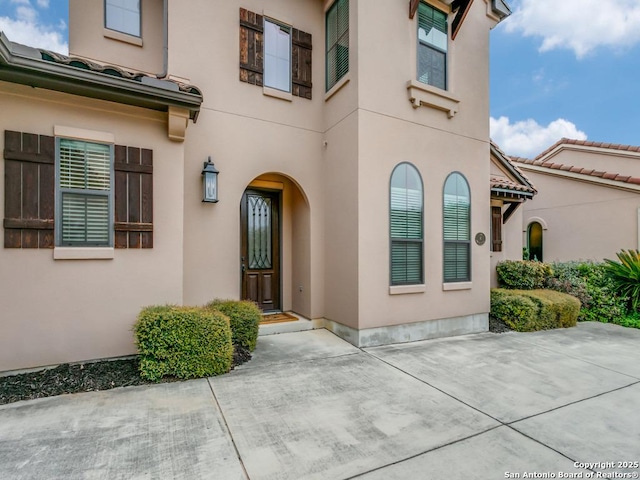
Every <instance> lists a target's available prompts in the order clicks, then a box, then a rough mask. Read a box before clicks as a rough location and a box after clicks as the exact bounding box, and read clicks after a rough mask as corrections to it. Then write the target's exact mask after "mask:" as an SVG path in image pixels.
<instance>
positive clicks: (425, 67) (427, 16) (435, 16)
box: [418, 2, 447, 90]
mask: <svg viewBox="0 0 640 480" xmlns="http://www.w3.org/2000/svg"><path fill="white" fill-rule="evenodd" d="M418 81H420V82H422V83H426V84H428V85H433V86H434V87H437V88H441V89H442V90H446V89H447V14H446V13H444V12H441V11H440V10H437V9H435V8H433V7H432V6H431V5H427V4H426V3H423V2H421V3H420V5H419V7H418Z"/></svg>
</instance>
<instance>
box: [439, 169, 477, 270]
mask: <svg viewBox="0 0 640 480" xmlns="http://www.w3.org/2000/svg"><path fill="white" fill-rule="evenodd" d="M443 221H444V281H445V282H468V281H470V280H471V193H470V191H469V184H468V183H467V180H466V179H465V178H464V176H463V175H462V174H460V173H458V172H453V173H452V174H450V175H449V176H448V177H447V180H446V181H445V183H444V204H443Z"/></svg>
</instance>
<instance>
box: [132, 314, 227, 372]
mask: <svg viewBox="0 0 640 480" xmlns="http://www.w3.org/2000/svg"><path fill="white" fill-rule="evenodd" d="M133 330H134V334H135V341H136V345H137V346H138V350H139V353H140V376H142V377H143V378H146V379H149V380H154V381H156V380H160V379H161V378H162V377H164V376H167V375H170V376H175V377H178V378H199V377H207V376H212V375H220V374H222V373H226V372H228V371H229V370H230V369H231V363H232V358H233V345H232V343H231V328H230V326H229V319H228V318H227V317H226V316H225V315H224V314H222V313H220V312H215V311H211V310H207V309H203V308H195V307H177V306H171V305H167V306H155V307H147V308H145V309H143V310H142V312H140V315H139V316H138V320H137V322H136V324H135V325H134V329H133Z"/></svg>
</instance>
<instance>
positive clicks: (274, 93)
mask: <svg viewBox="0 0 640 480" xmlns="http://www.w3.org/2000/svg"><path fill="white" fill-rule="evenodd" d="M262 94H263V95H266V96H267V97H273V98H279V99H280V100H286V101H287V102H292V101H293V95H292V94H291V92H283V91H282V90H278V89H277V88H271V87H262Z"/></svg>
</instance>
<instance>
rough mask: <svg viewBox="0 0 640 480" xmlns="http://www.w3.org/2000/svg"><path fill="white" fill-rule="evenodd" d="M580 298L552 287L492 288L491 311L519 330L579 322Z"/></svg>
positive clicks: (526, 330) (570, 324)
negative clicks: (544, 288) (548, 288)
mask: <svg viewBox="0 0 640 480" xmlns="http://www.w3.org/2000/svg"><path fill="white" fill-rule="evenodd" d="M579 312H580V301H579V300H578V299H576V298H574V297H572V296H571V295H567V294H564V293H560V292H554V291H552V290H507V289H500V288H497V289H493V290H491V315H492V316H493V317H494V318H496V319H498V320H501V321H503V322H504V323H506V324H507V325H508V326H509V328H511V329H513V330H516V331H518V332H533V331H537V330H548V329H551V328H562V327H573V326H575V325H576V321H577V319H578V313H579Z"/></svg>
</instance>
